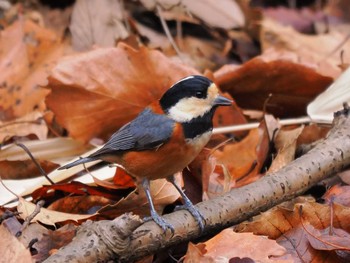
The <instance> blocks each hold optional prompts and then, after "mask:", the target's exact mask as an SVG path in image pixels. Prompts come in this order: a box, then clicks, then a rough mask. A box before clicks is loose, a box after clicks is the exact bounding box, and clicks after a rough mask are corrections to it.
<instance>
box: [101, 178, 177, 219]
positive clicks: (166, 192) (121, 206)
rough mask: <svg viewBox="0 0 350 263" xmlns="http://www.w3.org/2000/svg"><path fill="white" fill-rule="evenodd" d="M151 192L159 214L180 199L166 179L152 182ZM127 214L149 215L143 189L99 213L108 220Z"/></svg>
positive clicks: (102, 209)
mask: <svg viewBox="0 0 350 263" xmlns="http://www.w3.org/2000/svg"><path fill="white" fill-rule="evenodd" d="M150 191H151V195H152V200H153V203H154V207H155V209H156V210H157V211H158V213H161V212H162V211H163V209H164V207H165V206H166V205H169V204H172V203H174V202H175V201H176V200H177V199H179V198H180V194H179V192H178V191H177V190H176V189H175V187H174V186H173V185H172V184H171V183H170V182H168V181H167V180H165V179H158V180H153V181H151V187H150ZM125 212H133V213H134V214H137V215H140V216H145V215H149V204H148V202H147V199H146V195H145V191H144V190H143V189H142V188H140V189H139V190H135V191H133V192H132V193H130V194H129V195H128V196H127V197H125V198H123V199H121V200H120V201H119V202H118V203H116V204H115V205H108V206H105V207H103V208H101V209H100V210H99V211H98V213H99V214H100V215H101V216H105V217H108V218H115V217H117V216H119V215H121V214H123V213H125Z"/></svg>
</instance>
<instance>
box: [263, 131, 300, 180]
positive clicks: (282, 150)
mask: <svg viewBox="0 0 350 263" xmlns="http://www.w3.org/2000/svg"><path fill="white" fill-rule="evenodd" d="M303 129H304V127H303V126H300V127H299V128H296V129H293V130H279V131H278V133H277V135H276V137H275V141H274V142H275V148H276V150H277V156H276V157H275V159H274V160H273V162H272V164H271V166H270V168H269V170H268V173H272V172H276V171H278V170H279V169H281V168H282V167H284V166H285V165H287V164H288V163H290V162H291V161H293V160H294V157H295V151H296V148H297V139H298V137H299V135H300V134H301V133H302V131H303Z"/></svg>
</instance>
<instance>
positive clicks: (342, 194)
mask: <svg viewBox="0 0 350 263" xmlns="http://www.w3.org/2000/svg"><path fill="white" fill-rule="evenodd" d="M323 199H325V201H326V203H327V204H331V203H333V202H335V203H338V204H341V205H343V206H347V207H350V185H343V186H340V185H334V186H332V187H331V188H330V189H328V190H327V192H326V193H325V194H324V195H323Z"/></svg>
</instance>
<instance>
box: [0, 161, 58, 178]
mask: <svg viewBox="0 0 350 263" xmlns="http://www.w3.org/2000/svg"><path fill="white" fill-rule="evenodd" d="M36 161H37V162H38V164H39V165H40V167H41V168H42V169H43V170H44V171H45V172H46V173H50V172H51V171H53V170H55V169H56V168H58V167H59V165H57V164H55V163H52V162H49V161H45V160H38V159H36ZM41 175H42V174H41V172H40V170H39V169H38V167H37V166H36V164H35V163H34V162H33V161H32V160H26V161H0V177H1V179H26V178H34V177H38V176H41Z"/></svg>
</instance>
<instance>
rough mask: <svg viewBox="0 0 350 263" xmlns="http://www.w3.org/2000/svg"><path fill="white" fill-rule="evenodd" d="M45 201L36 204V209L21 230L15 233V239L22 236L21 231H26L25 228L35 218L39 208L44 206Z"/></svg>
mask: <svg viewBox="0 0 350 263" xmlns="http://www.w3.org/2000/svg"><path fill="white" fill-rule="evenodd" d="M44 204H45V201H44V200H40V201H39V202H37V203H36V207H35V209H34V211H33V213H31V214H30V215H29V216H28V217H27V218H26V219H25V220H24V222H23V225H22V227H21V230H19V231H18V232H17V233H16V237H19V236H20V235H22V233H23V230H24V229H26V227H27V226H28V225H29V223H30V222H31V221H32V220H33V218H34V217H36V215H37V214H39V213H40V210H41V208H42V207H43V206H44Z"/></svg>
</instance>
